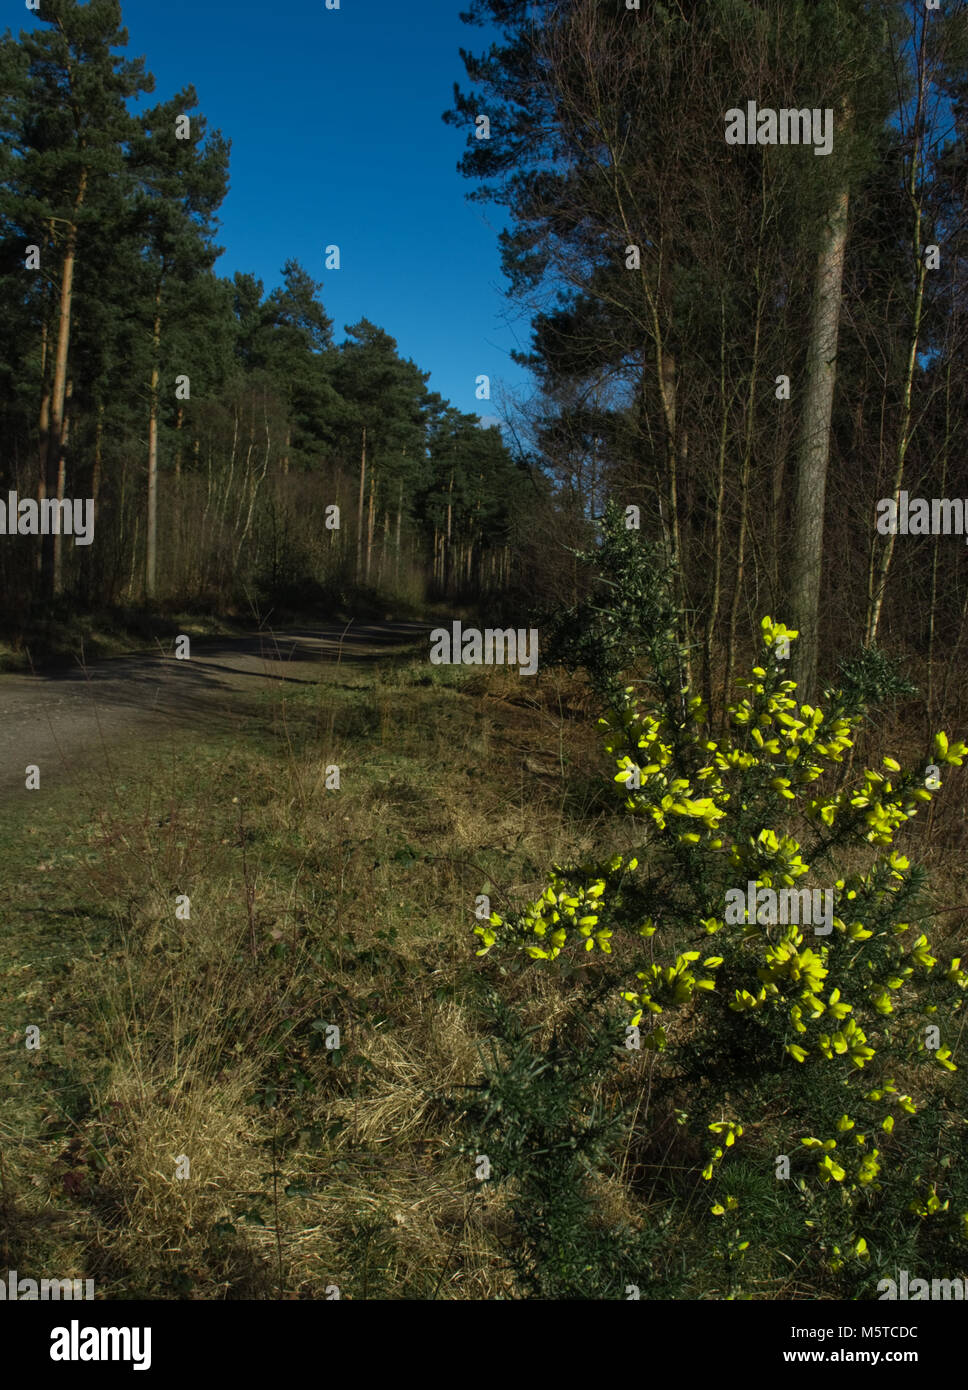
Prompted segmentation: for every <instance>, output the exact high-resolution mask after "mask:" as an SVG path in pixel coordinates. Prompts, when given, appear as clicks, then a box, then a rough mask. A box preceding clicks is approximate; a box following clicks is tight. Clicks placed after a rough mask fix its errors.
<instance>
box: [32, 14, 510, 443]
mask: <svg viewBox="0 0 968 1390" xmlns="http://www.w3.org/2000/svg"><path fill="white" fill-rule="evenodd" d="M121 5H122V13H123V16H124V24H125V26H126V27H127V29H128V33H129V44H128V50H127V51H128V55H129V56H132V57H134V56H138V55H140V54H144V55H145V57H146V59H147V67H148V70H149V71H150V72H153V73H154V75H155V79H156V86H155V92H154V94H153V95H152V96H150V97H147V98H143V101H144V102H145V103H153V102H155V101H157V100H163V99H166V98H167V97H169V96H171V95H172V94H173V93H174V92H175V91H177V90H178V89H179V88H180V87H182V86H184V85H185V84H187V83H189V82H191V83H193V84H194V86H195V88H196V90H197V92H198V98H199V110H200V111H201V112H202V113H204V115H205V116H206V118H207V120H208V122H209V129H218V128H220V129H221V130H222V132H223V134H224V135H225V136H226V137H227V138H229V139H230V140H231V141H232V155H231V164H230V179H231V186H230V191H229V194H228V197H227V198H226V199H225V202H224V203H223V204H222V208H221V212H220V219H221V224H222V225H221V228H220V231H219V236H218V242H219V245H221V246H224V247H225V248H226V249H225V253H224V255H223V256H222V257H221V258H220V259H219V261H218V262H217V264H216V267H215V268H216V271H217V273H218V274H220V275H232V274H233V273H234V272H235V271H236V270H245V271H251V272H253V273H254V274H256V275H257V276H258V277H259V278H260V279H261V280H262V281H263V282H264V284H265V288H266V290H267V291H268V290H270V289H272V288H273V287H274V286H275V285H276V284H278V283H279V280H280V271H281V268H282V265H283V263H284V262H285V260H286V258H287V257H289V256H294V257H295V258H296V259H297V260H299V261H301V262H302V264H303V265H304V266H305V267H306V269H307V270H308V271H309V273H310V274H311V275H312V276H313V278H314V279H316V280H321V281H322V282H323V292H322V299H323V303H324V305H325V307H326V311H327V313H329V314H330V316H331V317H332V319H333V321H334V332H335V334H336V338H337V341H341V340H342V338H343V337H344V327H345V325H346V324H350V323H355V322H356V321H357V320H359V319H360V318H362V317H364V316H365V317H366V318H369V319H370V320H372V321H373V322H375V323H377V324H379V325H380V327H381V328H384V329H385V330H386V331H387V332H388V333H390V334H392V336H393V337H394V338H396V340H397V343H398V345H399V348H400V352H401V354H402V355H403V356H404V357H412V358H413V360H414V361H415V362H416V363H417V365H418V366H419V367H420V368H421V369H422V370H423V371H430V372H431V378H430V382H429V385H430V388H431V389H432V390H435V391H439V392H440V393H441V395H443V396H445V397H446V398H447V399H449V400H450V401H451V402H452V403H453V404H454V405H455V406H457V407H458V408H459V409H461V410H465V411H472V412H474V413H477V414H479V415H481V416H485V415H488V414H491V413H493V414H495V415H496V414H497V413H498V408H499V401H498V399H497V397H498V394H499V392H498V387H499V384H500V383H501V382H502V381H503V382H504V383H505V384H506V385H507V386H509V387H512V388H514V389H517V390H518V391H520V390H521V389H522V388H525V389H526V388H527V383H528V381H529V378H528V375H527V373H526V372H524V371H522V369H521V368H519V367H517V366H516V365H515V363H514V362H512V361H511V358H510V351H511V349H512V348H514V347H519V348H523V349H527V348H528V346H529V341H530V330H529V325H528V322H527V320H526V319H525V318H523V317H522V315H521V311H520V309H518V308H516V306H514V305H513V304H512V303H511V301H509V300H508V299H507V297H506V295H505V293H504V290H505V281H504V277H503V276H502V274H501V270H500V264H499V257H498V246H497V232H498V229H499V228H500V226H501V225H502V224H501V212H502V210H501V209H499V208H494V207H491V206H490V205H482V204H471V203H468V202H467V200H466V193H467V192H469V191H470V189H471V188H472V187H473V184H472V183H471V181H469V180H467V179H463V178H461V176H460V175H459V174H458V173H457V171H456V164H457V161H458V159H459V158H460V156H461V153H462V150H463V146H464V141H465V135H464V133H463V132H462V131H459V130H457V129H455V128H454V127H452V126H447V125H444V123H443V121H442V120H441V113H442V112H443V111H444V110H445V109H446V108H447V107H448V106H450V104H451V99H452V91H453V83H454V82H455V81H458V82H461V83H462V85H464V70H463V64H462V63H461V60H460V57H459V54H458V49H459V47H460V46H461V45H463V46H464V47H465V48H469V49H471V50H472V51H476V50H478V49H480V48H483V47H484V46H485V45H486V43H487V42H488V41H489V37H490V36H489V35H486V34H485V31H483V30H481V29H478V28H476V27H473V26H470V25H465V24H461V22H460V19H459V17H458V16H459V13H460V11H461V10H462V9H464V8H466V0H340V9H339V10H327V9H326V7H325V0H287V3H285V4H283V3H277V4H271V3H265V0H260V3H256V0H121ZM29 22H30V20H29V15H27V14H26V12H25V27H26V26H27V25H29ZM14 23H16V21H14ZM329 243H336V244H338V245H339V247H340V251H341V259H342V267H341V269H340V270H338V271H327V270H325V268H324V248H325V246H326V245H327V244H329ZM509 315H510V316H511V318H512V319H513V320H514V321H513V322H509V321H508V316H509ZM481 373H485V374H487V375H488V376H489V377H490V378H491V394H492V400H491V402H490V403H488V402H487V401H478V400H477V399H476V396H475V379H476V377H477V376H478V375H479V374H481Z"/></svg>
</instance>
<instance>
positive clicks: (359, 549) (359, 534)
mask: <svg viewBox="0 0 968 1390" xmlns="http://www.w3.org/2000/svg"><path fill="white" fill-rule="evenodd" d="M365 481H366V426H365V425H364V426H363V450H362V453H361V454H360V500H359V503H358V504H357V508H356V578H357V582H359V578H360V573H361V571H362V567H363V498H364V496H365V493H364V491H363V484H364V483H365Z"/></svg>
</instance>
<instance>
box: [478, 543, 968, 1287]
mask: <svg viewBox="0 0 968 1390" xmlns="http://www.w3.org/2000/svg"><path fill="white" fill-rule="evenodd" d="M606 529H607V528H606ZM612 546H613V549H614V541H613V543H612ZM622 553H623V555H624V556H625V562H627V564H628V566H629V570H630V574H631V577H632V578H633V579H634V583H635V586H636V588H637V591H640V590H645V591H646V593H647V599H648V604H649V612H650V615H651V617H652V618H653V619H654V620H657V621H654V623H653V625H652V627H651V630H650V631H649V632H645V633H640V638H639V639H638V640H637V651H638V652H640V653H642V654H644V656H645V658H646V660H647V662H648V671H647V674H646V678H645V679H644V680H643V681H642V682H640V683H636V684H628V685H622V686H619V685H617V684H616V683H615V681H614V662H613V661H612V658H613V656H614V653H615V651H616V646H615V644H614V642H613V641H611V639H609V640H608V641H606V642H605V643H604V645H603V644H599V649H600V651H601V652H602V654H603V655H605V656H606V657H607V658H609V659H608V660H607V661H606V663H605V670H604V671H603V672H599V673H596V672H595V670H594V669H592V670H591V672H590V673H591V675H592V677H593V680H596V675H598V676H600V677H601V678H600V679H598V680H597V684H598V687H599V689H600V691H601V693H602V694H603V696H604V697H605V705H606V707H605V710H604V713H603V716H602V718H601V720H600V721H599V723H600V727H601V729H602V731H603V734H604V740H605V748H606V750H607V752H608V753H609V754H610V755H611V758H612V759H613V760H614V762H615V765H616V767H617V773H616V775H615V782H616V785H617V787H618V789H619V794H620V797H621V799H622V806H623V809H624V811H625V812H626V813H627V815H628V817H629V818H630V819H629V820H628V822H627V824H626V826H625V833H624V839H623V843H622V844H621V845H618V844H617V843H616V845H613V846H610V847H609V848H608V850H606V852H605V853H604V854H603V856H602V858H601V859H599V860H597V861H595V862H592V863H586V864H579V865H571V866H560V865H554V866H552V870H551V872H550V874H549V876H548V882H547V887H546V888H545V890H544V892H543V893H542V894H541V895H540V897H538V898H537V899H536V900H535V901H534V902H532V903H530V905H529V906H527V907H526V908H525V910H523V911H519V912H516V913H512V912H508V913H506V914H505V915H502V914H501V913H498V912H496V911H495V912H493V913H492V914H491V916H490V920H489V921H488V922H487V923H484V924H482V925H480V926H479V927H477V928H476V932H477V934H478V936H479V937H480V938H481V948H480V950H479V951H478V954H479V955H484V954H486V953H488V952H490V951H492V949H494V948H515V949H517V950H519V951H523V952H524V953H525V954H526V955H527V956H529V957H531V958H532V959H534V960H535V961H539V962H544V963H545V967H544V968H551V969H556V968H558V967H555V966H552V964H551V963H552V962H558V966H560V965H562V964H564V963H565V962H569V968H571V967H573V966H574V965H575V964H576V957H577V961H578V962H584V965H585V968H584V969H583V970H582V971H581V972H580V973H581V975H582V976H583V977H584V978H585V979H586V980H587V982H588V988H589V990H590V994H589V997H590V998H591V997H592V996H597V997H599V998H602V997H605V996H604V994H603V991H605V990H611V991H612V997H613V1000H614V1003H615V1004H616V1005H617V1006H620V1007H622V1008H624V1011H625V1012H624V1021H625V1026H626V1038H625V1044H626V1047H627V1048H628V1049H629V1051H630V1052H632V1053H633V1054H637V1056H638V1058H639V1062H640V1065H641V1066H642V1068H643V1086H644V1085H645V1078H646V1075H647V1077H648V1086H647V1098H646V1099H645V1101H644V1102H643V1104H642V1105H641V1106H640V1109H639V1117H638V1121H637V1122H636V1123H637V1129H636V1133H635V1134H633V1135H632V1136H631V1137H630V1141H629V1142H630V1143H631V1142H633V1141H634V1142H635V1143H638V1144H640V1145H643V1146H644V1147H645V1148H646V1149H647V1150H648V1149H649V1133H650V1127H652V1128H653V1129H654V1128H658V1127H660V1126H662V1125H666V1124H671V1125H673V1126H674V1129H675V1130H676V1131H677V1134H676V1142H675V1146H674V1147H675V1159H674V1162H669V1163H667V1164H665V1166H663V1165H662V1164H661V1163H660V1164H658V1166H657V1165H656V1164H655V1163H652V1164H650V1189H649V1191H650V1202H651V1205H649V1204H646V1207H645V1209H644V1210H643V1211H642V1212H641V1221H642V1225H643V1229H647V1228H648V1227H649V1225H650V1223H651V1222H654V1220H655V1212H656V1211H657V1210H659V1209H660V1208H661V1210H662V1211H663V1220H666V1221H667V1220H668V1213H669V1209H670V1208H669V1204H670V1203H671V1205H672V1207H673V1208H677V1209H678V1210H679V1211H680V1213H682V1214H684V1216H685V1214H687V1215H688V1222H689V1224H690V1226H691V1228H692V1230H693V1232H694V1233H695V1235H696V1236H697V1237H698V1241H699V1246H698V1248H699V1249H700V1250H705V1251H707V1252H709V1253H708V1254H707V1255H706V1256H699V1257H698V1258H700V1259H706V1260H707V1261H710V1262H713V1261H715V1262H720V1261H721V1262H722V1264H720V1265H718V1266H716V1267H718V1268H720V1269H723V1270H724V1273H723V1277H722V1278H721V1279H720V1278H717V1276H716V1267H714V1265H713V1263H708V1265H707V1268H706V1269H705V1270H704V1271H703V1273H702V1279H703V1280H704V1281H705V1291H706V1292H708V1293H710V1294H713V1295H714V1296H715V1295H716V1294H717V1293H719V1294H721V1293H722V1292H726V1293H727V1295H728V1296H752V1295H753V1293H754V1292H757V1293H759V1294H761V1295H762V1294H767V1295H768V1294H769V1292H770V1291H771V1290H772V1291H773V1292H774V1293H775V1292H776V1290H777V1289H779V1288H781V1287H782V1288H784V1289H789V1288H790V1287H791V1281H792V1287H793V1289H794V1291H796V1290H802V1291H805V1292H809V1293H813V1294H814V1295H816V1294H817V1293H818V1292H820V1293H826V1294H827V1295H829V1296H848V1297H876V1296H877V1288H876V1286H877V1283H878V1280H880V1279H882V1278H895V1279H896V1278H897V1269H898V1268H899V1267H903V1268H907V1269H908V1270H909V1271H911V1272H912V1275H917V1276H925V1277H928V1278H931V1277H951V1276H954V1275H957V1274H958V1273H959V1265H960V1263H961V1262H962V1261H964V1257H965V1254H966V1252H968V1178H966V1177H965V1175H964V1171H963V1168H962V1170H961V1171H959V1164H958V1159H959V1155H960V1154H961V1153H962V1152H963V1149H964V1144H965V1140H966V1138H968V1136H966V1132H965V1128H966V1121H965V1118H964V1113H963V1110H964V1106H963V1100H964V1088H963V1085H962V1081H961V1075H960V1073H958V1071H957V1063H956V1061H955V1053H956V1043H957V1039H958V1037H959V1032H960V1029H961V1027H962V1026H963V1023H962V1017H960V1016H959V1015H960V1012H961V1011H962V1010H963V1007H964V992H965V988H966V986H968V972H966V971H965V970H963V969H962V968H961V961H960V959H959V958H958V957H957V956H954V957H952V956H948V957H947V958H942V957H941V956H940V954H939V953H938V952H937V951H936V950H935V949H934V948H932V946H931V944H930V941H929V938H928V935H927V933H926V932H925V930H924V929H923V926H922V918H923V917H924V915H925V913H926V911H927V902H926V898H925V888H926V875H925V873H924V872H923V871H922V870H921V869H919V868H917V867H915V866H912V865H911V863H910V862H909V860H908V858H907V856H906V855H905V854H904V853H902V852H900V850H899V849H898V848H897V847H896V846H895V838H896V837H897V836H898V834H899V833H900V832H902V831H903V829H904V827H905V826H906V825H907V824H908V822H909V821H911V819H912V818H913V817H915V816H916V815H917V813H918V811H919V810H920V809H921V808H922V807H923V806H924V805H925V804H926V803H927V802H929V801H930V799H931V797H932V795H933V794H934V792H935V791H937V789H938V788H939V787H940V785H941V777H940V772H941V769H942V768H943V767H944V766H945V765H946V764H947V765H953V766H960V765H961V763H962V760H963V758H964V757H965V755H966V752H968V749H966V746H965V744H964V743H949V741H948V739H947V737H946V736H945V735H944V734H943V733H939V734H938V735H937V736H936V738H935V740H934V744H933V747H932V748H931V750H930V751H929V753H928V754H927V755H926V757H925V759H924V761H923V763H922V764H920V765H918V766H917V767H914V768H909V769H908V770H904V769H902V767H901V764H900V762H899V761H898V760H897V759H895V758H893V757H889V756H888V757H884V758H883V761H882V767H881V770H874V769H866V770H864V771H862V772H860V773H859V774H857V775H851V774H849V772H848V767H847V764H846V762H845V759H846V758H847V757H848V755H849V754H850V753H851V750H852V749H853V747H854V741H855V736H856V733H857V731H858V729H859V727H860V726H861V724H862V723H863V721H864V718H865V714H864V711H865V708H866V706H867V704H868V703H869V702H870V701H871V700H872V698H873V697H872V695H871V682H870V681H868V680H867V679H866V677H865V662H864V661H863V660H862V661H860V662H855V663H854V665H853V668H852V671H851V679H850V680H845V682H844V683H843V686H842V688H841V689H840V690H839V691H828V692H826V693H825V696H824V702H825V705H826V708H825V709H821V708H820V707H817V706H812V705H809V704H803V705H799V704H798V703H797V701H796V699H795V698H794V692H795V686H794V683H793V682H792V681H790V680H787V679H786V678H785V676H784V666H785V661H786V658H787V657H788V655H789V650H790V644H791V643H792V642H794V641H795V640H796V637H797V633H796V632H794V631H790V630H788V629H786V628H784V627H783V626H782V624H780V623H777V622H774V621H773V620H772V619H771V618H769V617H767V618H764V619H763V621H762V646H763V655H762V658H761V661H760V663H759V664H758V665H756V666H754V667H753V669H752V672H751V674H750V676H749V678H748V679H745V680H741V681H739V682H738V685H739V687H740V693H739V694H738V697H737V698H736V699H735V701H734V702H733V703H732V704H731V705H730V706H729V707H728V711H727V725H726V730H725V732H724V734H723V735H722V736H721V737H719V738H714V737H711V736H710V733H709V726H708V723H707V712H706V710H705V708H704V706H703V702H702V700H701V699H700V698H698V697H696V696H694V695H693V694H692V692H691V691H689V690H688V689H683V688H682V687H681V685H680V684H679V683H678V680H677V673H678V671H679V670H680V663H681V658H682V651H681V648H680V647H679V646H678V645H677V642H676V638H675V635H674V634H675V624H674V622H672V621H670V618H671V613H670V611H669V610H670V608H671V599H670V598H669V589H668V587H667V586H666V582H665V580H664V579H663V577H662V575H661V573H659V572H658V571H655V570H653V571H649V568H648V564H647V555H646V552H644V551H640V554H639V556H638V557H634V556H632V553H631V551H630V550H628V547H627V546H626V548H625V550H623V552H622ZM618 587H619V588H621V576H619V585H618ZM605 630H606V632H609V633H611V630H612V629H611V626H607V627H606V629H605ZM584 649H585V650H586V651H594V650H595V642H594V641H593V640H588V641H586V642H585V643H584ZM866 665H867V666H871V667H872V669H873V671H874V676H875V678H876V679H875V681H874V684H875V685H876V686H877V687H878V689H876V690H875V691H874V696H876V695H877V694H883V693H884V692H885V691H886V692H887V693H897V691H898V689H899V688H902V687H900V686H899V684H898V682H896V681H895V680H893V679H892V678H891V677H890V676H889V674H888V668H887V666H885V664H884V663H883V662H882V661H879V660H877V659H868V660H867V662H866ZM616 836H617V837H618V832H617V831H616ZM609 850H614V851H615V852H609ZM805 888H806V889H817V890H819V891H820V893H821V894H827V895H828V896H826V897H822V898H817V897H816V895H813V896H811V897H808V896H807V895H805V894H803V893H802V892H801V891H800V890H802V889H805ZM767 890H772V891H767ZM817 902H823V903H825V904H827V905H828V908H829V912H827V913H824V914H823V916H822V919H820V920H818V917H817V916H811V915H810V913H809V910H808V908H809V905H810V904H811V903H812V904H816V903H817ZM750 908H752V911H751V910H750ZM559 958H560V959H559ZM613 1041H614V1039H613ZM576 1045H577V1044H576ZM592 1070H595V1068H594V1067H593V1068H592ZM491 1084H492V1085H493V1081H492V1083H491ZM575 1094H576V1095H577V1091H576V1092H575ZM588 1094H590V1092H588ZM482 1142H485V1141H484V1140H482ZM697 1195H699V1196H702V1197H703V1198H704V1200H703V1201H701V1202H700V1201H697ZM697 1223H698V1230H697ZM645 1273H646V1272H645V1271H643V1275H644V1274H645ZM644 1282H647V1281H645V1280H644ZM700 1292H701V1291H700Z"/></svg>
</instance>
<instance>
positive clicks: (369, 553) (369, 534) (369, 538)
mask: <svg viewBox="0 0 968 1390" xmlns="http://www.w3.org/2000/svg"><path fill="white" fill-rule="evenodd" d="M373 492H374V487H373V469H372V468H371V469H370V495H369V504H368V506H367V513H366V582H367V584H369V582H370V565H371V563H372V561H373Z"/></svg>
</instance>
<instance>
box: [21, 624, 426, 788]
mask: <svg viewBox="0 0 968 1390" xmlns="http://www.w3.org/2000/svg"><path fill="white" fill-rule="evenodd" d="M429 630H430V627H429V624H424V623H391V622H379V623H367V622H359V623H357V622H353V623H351V624H350V625H349V626H347V625H346V624H345V623H344V624H335V623H334V624H323V625H321V626H319V627H314V628H300V629H287V630H285V631H283V632H259V633H256V634H254V635H253V636H251V637H231V638H224V639H214V640H204V641H199V642H197V643H196V642H195V641H194V640H193V641H192V644H191V658H190V660H187V661H179V660H176V659H175V657H174V655H173V654H171V655H162V654H160V653H159V655H157V656H130V657H116V658H114V659H112V660H110V661H101V662H97V663H95V664H94V665H92V666H88V667H86V668H83V669H82V668H80V667H79V668H77V669H75V670H68V671H62V672H57V673H56V674H53V675H46V676H21V675H3V676H0V796H3V797H4V798H5V799H6V798H7V797H8V796H9V795H10V794H11V793H12V792H19V793H22V792H23V790H24V779H25V768H26V767H27V765H28V764H30V763H35V764H36V765H37V766H38V767H39V768H40V770H41V785H42V786H43V785H44V782H45V780H46V778H47V777H49V775H50V774H51V773H54V774H55V775H57V774H58V773H59V774H60V775H67V776H72V775H74V774H76V773H77V772H78V771H79V770H81V769H82V768H83V767H84V766H86V765H90V764H91V762H92V761H96V760H97V759H98V758H99V757H102V756H103V755H104V753H105V752H106V751H107V749H108V748H110V747H113V746H114V745H117V744H120V743H122V742H128V741H130V740H132V739H135V738H139V737H151V736H156V735H158V734H163V733H167V732H170V731H171V730H172V729H173V728H176V727H178V726H186V725H193V724H194V725H196V726H198V725H202V724H204V725H205V726H206V727H209V728H213V727H219V726H220V725H223V724H224V725H225V726H226V727H228V726H230V725H231V724H232V723H233V722H235V721H236V720H237V719H238V716H239V714H240V713H242V712H244V707H245V696H246V695H248V694H253V693H255V692H257V691H261V690H265V689H267V688H269V687H270V686H272V685H273V684H278V683H280V682H283V683H287V682H293V683H299V684H303V683H311V682H313V681H317V680H319V679H320V677H321V676H324V675H325V674H326V672H327V671H330V672H331V671H332V670H333V669H334V668H335V666H336V665H337V663H340V662H357V661H374V660H377V659H379V658H380V657H383V656H387V655H388V654H389V653H390V652H391V651H393V650H394V649H399V648H401V647H403V646H406V645H409V644H412V643H414V642H419V641H420V640H421V638H423V637H424V636H425V634H426V633H428V632H429ZM173 647H174V644H172V648H173Z"/></svg>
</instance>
